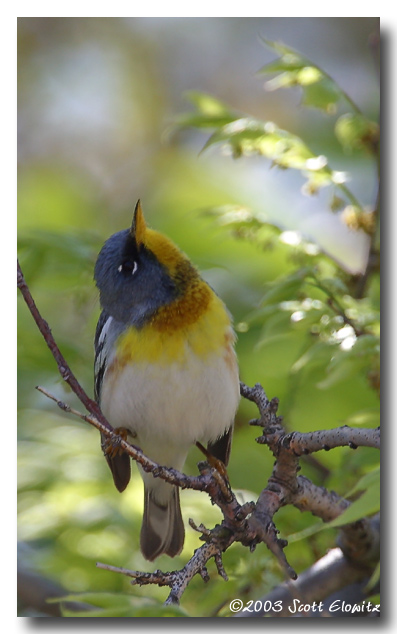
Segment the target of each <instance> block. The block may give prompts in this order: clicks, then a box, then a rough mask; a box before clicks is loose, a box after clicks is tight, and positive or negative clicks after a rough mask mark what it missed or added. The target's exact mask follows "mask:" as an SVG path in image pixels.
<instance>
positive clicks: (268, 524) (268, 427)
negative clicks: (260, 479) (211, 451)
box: [18, 264, 379, 604]
mask: <svg viewBox="0 0 397 634" xmlns="http://www.w3.org/2000/svg"><path fill="white" fill-rule="evenodd" d="M18 287H19V288H20V290H21V292H22V295H23V297H24V299H25V302H26V304H27V306H28V307H29V310H30V312H31V313H32V315H33V317H34V319H35V321H36V324H37V326H38V328H39V330H40V332H41V333H42V335H43V337H44V339H45V341H46V343H47V345H48V347H49V349H50V350H51V352H52V354H53V356H54V359H55V360H56V362H57V365H58V369H59V372H60V374H61V376H62V377H63V379H64V380H65V381H66V382H67V383H68V384H69V385H70V387H71V388H72V390H73V392H74V393H75V394H76V395H77V396H78V398H79V399H80V401H81V402H82V403H83V404H84V406H85V407H86V409H87V411H88V412H89V414H82V413H81V412H78V411H77V410H75V409H73V408H71V407H70V406H69V405H67V404H65V403H64V402H63V401H60V400H59V399H57V398H56V397H55V396H53V395H51V394H50V393H49V392H47V390H45V389H44V388H41V387H40V388H38V389H39V390H40V392H42V393H43V394H45V396H47V397H48V398H50V399H52V400H54V401H55V402H56V403H57V405H58V406H59V407H60V408H61V409H62V410H63V411H65V412H67V413H71V414H73V415H75V416H78V417H79V418H81V419H82V420H84V421H85V422H88V423H89V424H91V425H93V426H94V427H96V428H97V429H98V430H99V431H100V432H101V433H102V434H103V435H104V436H106V437H107V438H110V439H111V440H112V443H114V444H115V445H117V446H118V447H119V448H120V449H121V450H123V451H124V452H126V453H127V454H128V455H129V456H131V458H132V459H133V460H135V461H136V462H138V463H139V464H140V465H141V467H142V468H143V470H144V471H146V472H150V473H152V474H153V476H154V477H160V478H161V479H163V480H165V481H167V482H169V483H170V484H173V485H175V486H179V487H181V488H189V489H194V490H199V491H205V492H207V493H208V495H209V496H210V498H211V500H212V502H213V503H214V504H216V505H217V506H218V507H219V508H220V509H221V512H222V514H223V520H222V523H221V524H220V525H217V526H215V527H214V528H213V529H207V528H205V527H204V526H203V525H202V524H200V525H199V526H198V527H197V526H196V524H195V523H194V522H192V521H191V522H190V524H191V526H192V527H193V528H194V529H195V530H198V531H199V532H200V533H201V538H200V539H201V540H202V541H204V542H205V543H204V544H203V545H202V546H201V547H200V548H198V549H197V550H196V551H195V553H194V554H193V556H192V557H191V559H190V560H189V561H188V562H187V564H186V565H185V566H184V568H183V569H181V570H179V571H173V572H170V573H163V572H161V571H156V572H154V573H146V572H138V571H130V570H126V569H124V568H116V567H114V566H108V565H107V564H98V567H101V568H105V569H107V570H112V571H116V572H119V573H122V574H126V575H127V576H131V577H132V578H133V581H134V583H136V584H138V585H146V584H150V583H151V584H156V585H167V586H169V587H170V588H171V591H170V594H169V597H168V599H167V602H166V603H168V604H170V603H178V602H179V600H180V598H181V596H182V594H183V592H184V590H185V589H186V587H187V585H188V584H189V582H190V580H191V579H192V578H193V577H194V576H195V575H196V574H200V576H201V577H202V578H203V579H204V580H208V571H207V567H206V566H207V563H208V561H209V560H210V559H211V558H214V561H215V565H216V568H217V570H218V573H219V574H220V575H221V576H222V577H223V578H224V579H227V575H226V572H225V570H224V568H223V563H222V553H223V552H224V551H225V550H226V549H227V548H229V547H230V546H231V545H232V544H233V543H234V542H240V543H242V544H243V545H244V546H246V547H248V548H250V550H251V551H252V550H254V549H255V547H256V546H257V544H259V543H261V542H263V543H264V544H266V546H267V547H268V548H269V549H270V551H271V552H272V553H273V554H274V555H275V556H276V557H277V559H278V561H279V562H280V565H281V567H282V569H283V570H284V572H285V575H286V577H287V578H290V579H291V578H292V579H295V578H296V573H295V571H294V570H293V568H292V567H291V566H290V564H289V563H288V561H287V559H286V557H285V554H284V548H285V547H286V546H287V541H286V540H283V539H279V538H278V536H277V535H278V530H277V528H276V526H275V524H274V522H273V518H274V515H275V514H276V513H277V511H278V510H279V509H280V508H281V507H282V506H285V505H287V504H293V505H295V506H296V507H297V508H300V509H301V510H308V511H311V512H312V513H313V514H315V515H318V516H320V517H322V519H323V520H324V521H329V520H330V519H332V518H334V517H337V516H338V515H339V514H340V513H341V512H342V511H343V510H344V509H345V508H346V507H347V506H348V504H349V503H348V502H347V501H346V500H343V498H340V497H339V496H337V495H336V494H334V493H332V492H331V493H330V492H328V491H327V490H326V489H323V488H320V487H316V486H315V485H314V484H313V483H311V482H310V480H308V479H307V478H302V476H298V475H297V474H298V471H299V469H300V466H299V460H300V456H301V455H304V454H305V453H311V452H315V451H318V450H320V449H328V448H329V449H331V448H332V447H337V446H341V445H347V446H350V447H352V448H355V447H356V446H358V445H359V444H361V445H366V446H378V444H379V432H378V430H362V429H359V430H357V429H351V428H348V427H342V428H339V429H336V430H325V431H321V432H314V433H312V434H299V433H298V432H293V433H289V434H287V433H286V432H285V429H284V427H283V425H282V417H280V416H278V415H277V410H278V399H277V398H273V399H272V400H271V401H269V400H268V398H267V396H266V393H265V392H264V390H263V388H262V387H261V385H259V384H256V385H255V386H254V387H253V388H250V387H247V386H246V385H244V384H243V383H241V384H240V391H241V394H242V396H243V397H245V398H247V399H248V400H251V401H252V402H254V403H255V404H256V405H257V407H258V409H259V414H260V418H259V419H255V420H254V421H251V424H253V425H258V426H261V427H262V429H263V433H262V436H260V437H259V438H257V441H258V442H259V443H260V444H266V445H267V446H268V447H269V449H270V450H271V451H272V453H273V455H274V456H275V458H276V461H275V464H274V467H273V471H272V474H271V476H270V478H269V480H268V483H267V486H266V487H265V488H264V489H263V490H262V492H261V494H260V496H259V498H258V501H257V502H256V504H255V503H254V502H250V503H246V504H244V505H240V504H239V503H238V501H237V499H236V496H235V494H234V492H233V491H232V489H231V487H230V483H229V480H228V476H227V473H226V472H224V471H221V470H220V471H218V470H217V469H216V468H214V467H212V466H211V465H210V464H209V463H208V462H201V463H199V465H198V466H199V471H200V475H199V476H187V475H185V474H183V473H181V472H179V471H177V470H176V469H172V468H169V467H165V466H162V465H159V464H157V463H156V462H154V461H153V460H151V459H150V458H148V457H147V456H145V455H144V454H143V452H142V451H141V450H140V449H139V448H138V447H135V446H134V445H131V444H130V443H128V442H127V441H126V440H124V439H123V438H122V437H121V436H120V435H119V434H117V433H116V432H115V430H113V428H112V426H111V425H110V424H109V423H108V421H107V420H106V418H105V417H104V416H103V414H102V413H101V411H100V409H99V406H98V405H97V403H95V402H94V401H92V400H91V399H90V398H89V397H88V396H87V395H86V393H85V392H84V390H83V388H82V387H81V386H80V384H79V383H78V381H77V379H76V378H75V377H74V375H73V373H72V372H71V370H70V368H69V366H68V365H67V363H66V361H65V359H64V357H63V356H62V354H61V353H60V351H59V348H58V346H57V345H56V343H55V341H54V338H53V336H52V334H51V330H50V328H49V326H48V324H47V322H45V321H44V319H43V318H42V317H41V315H40V313H39V311H38V309H37V307H36V305H35V303H34V301H33V298H32V296H31V294H30V291H29V289H28V286H27V284H26V282H25V280H24V277H23V275H22V271H21V270H20V267H19V264H18ZM343 531H344V532H343V534H342V543H341V545H342V548H344V549H345V550H346V552H347V551H349V554H350V555H351V556H352V557H353V558H354V556H355V555H356V556H357V553H358V556H363V554H364V555H365V553H367V551H368V550H369V548H370V546H371V545H372V546H373V545H374V544H375V543H376V539H375V538H374V536H373V534H372V533H371V527H370V523H369V521H367V520H361V521H360V522H355V523H353V524H350V525H348V526H345V527H343ZM357 539H359V540H361V542H360V543H361V547H360V548H359V549H357V548H356V552H355V551H354V542H355V540H357ZM375 550H376V548H375Z"/></svg>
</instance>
